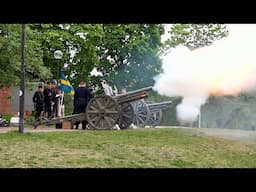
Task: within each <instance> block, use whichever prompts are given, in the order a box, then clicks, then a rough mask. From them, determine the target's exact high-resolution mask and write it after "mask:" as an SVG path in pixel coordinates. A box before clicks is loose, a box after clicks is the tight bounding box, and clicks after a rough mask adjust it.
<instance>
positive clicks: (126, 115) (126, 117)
mask: <svg viewBox="0 0 256 192" xmlns="http://www.w3.org/2000/svg"><path fill="white" fill-rule="evenodd" d="M133 118H134V110H133V107H132V104H131V103H123V104H121V115H120V118H119V123H118V125H119V127H120V129H127V128H128V127H129V126H130V125H131V124H132V123H133Z"/></svg>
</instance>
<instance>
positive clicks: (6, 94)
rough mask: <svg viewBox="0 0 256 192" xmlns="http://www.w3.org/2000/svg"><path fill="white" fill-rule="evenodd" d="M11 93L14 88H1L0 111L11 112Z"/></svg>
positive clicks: (3, 112)
mask: <svg viewBox="0 0 256 192" xmlns="http://www.w3.org/2000/svg"><path fill="white" fill-rule="evenodd" d="M11 94H12V88H2V89H0V113H2V114H11V112H12V109H11Z"/></svg>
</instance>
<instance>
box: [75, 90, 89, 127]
mask: <svg viewBox="0 0 256 192" xmlns="http://www.w3.org/2000/svg"><path fill="white" fill-rule="evenodd" d="M92 97H93V94H92V92H91V91H90V89H89V88H87V87H78V88H76V89H75V95H74V113H75V114H79V113H85V109H86V106H87V104H88V102H89V100H90V99H91V98H92ZM86 124H87V122H86V121H82V128H83V129H85V128H86ZM78 125H79V122H78V123H76V129H78Z"/></svg>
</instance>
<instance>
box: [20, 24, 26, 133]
mask: <svg viewBox="0 0 256 192" xmlns="http://www.w3.org/2000/svg"><path fill="white" fill-rule="evenodd" d="M19 96H20V106H19V107H20V112H19V132H20V133H23V131H24V98H25V24H22V25H21V66H20V91H19Z"/></svg>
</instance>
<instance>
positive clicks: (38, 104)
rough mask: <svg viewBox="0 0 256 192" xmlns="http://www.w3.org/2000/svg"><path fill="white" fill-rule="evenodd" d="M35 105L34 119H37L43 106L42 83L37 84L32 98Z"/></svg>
mask: <svg viewBox="0 0 256 192" xmlns="http://www.w3.org/2000/svg"><path fill="white" fill-rule="evenodd" d="M32 100H33V102H34V105H35V120H36V121H38V120H39V118H40V116H41V113H42V111H43V108H44V95H43V87H42V85H39V86H38V89H37V91H36V92H35V93H34V96H33V98H32Z"/></svg>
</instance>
